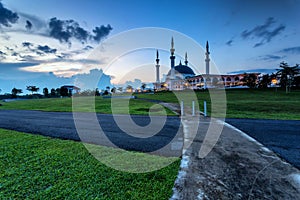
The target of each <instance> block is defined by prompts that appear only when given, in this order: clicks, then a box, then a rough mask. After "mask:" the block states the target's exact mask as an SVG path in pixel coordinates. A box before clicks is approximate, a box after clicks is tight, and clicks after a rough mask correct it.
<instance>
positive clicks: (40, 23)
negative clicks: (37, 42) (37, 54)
mask: <svg viewBox="0 0 300 200" xmlns="http://www.w3.org/2000/svg"><path fill="white" fill-rule="evenodd" d="M18 15H19V16H20V17H22V18H24V19H26V21H29V22H30V23H31V24H32V27H31V28H35V29H38V30H39V29H42V28H46V27H47V23H46V21H45V20H42V19H40V18H39V17H37V16H35V15H31V14H27V13H22V12H18Z"/></svg>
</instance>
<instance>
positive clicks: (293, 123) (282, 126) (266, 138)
mask: <svg viewBox="0 0 300 200" xmlns="http://www.w3.org/2000/svg"><path fill="white" fill-rule="evenodd" d="M226 122H227V123H229V124H231V125H233V126H235V127H236V128H238V129H240V130H242V131H243V132H245V133H247V134H248V135H250V136H251V137H253V138H255V139H256V140H257V141H259V142H260V143H262V144H263V145H264V146H266V147H268V148H269V149H271V150H272V151H274V152H275V153H277V154H278V155H279V156H281V157H282V158H284V159H285V160H286V161H288V162H290V163H292V164H293V165H294V166H296V167H297V168H298V169H300V120H261V119H226Z"/></svg>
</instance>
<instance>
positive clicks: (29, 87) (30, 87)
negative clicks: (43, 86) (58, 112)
mask: <svg viewBox="0 0 300 200" xmlns="http://www.w3.org/2000/svg"><path fill="white" fill-rule="evenodd" d="M39 89H40V88H38V87H36V86H34V85H31V86H26V90H28V91H31V93H32V94H33V93H34V92H37V91H39Z"/></svg>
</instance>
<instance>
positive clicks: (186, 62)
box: [184, 52, 189, 66]
mask: <svg viewBox="0 0 300 200" xmlns="http://www.w3.org/2000/svg"><path fill="white" fill-rule="evenodd" d="M184 63H185V65H186V66H187V65H188V63H189V62H188V57H187V52H185V61H184Z"/></svg>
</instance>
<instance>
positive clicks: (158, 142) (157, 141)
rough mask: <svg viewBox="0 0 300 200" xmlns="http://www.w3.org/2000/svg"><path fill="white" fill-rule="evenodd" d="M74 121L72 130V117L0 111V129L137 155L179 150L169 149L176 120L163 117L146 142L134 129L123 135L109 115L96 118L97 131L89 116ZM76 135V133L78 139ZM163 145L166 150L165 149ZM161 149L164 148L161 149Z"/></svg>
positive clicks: (143, 120)
mask: <svg viewBox="0 0 300 200" xmlns="http://www.w3.org/2000/svg"><path fill="white" fill-rule="evenodd" d="M119 117H121V119H122V118H125V117H127V116H125V115H123V116H122V115H120V116H119ZM77 118H79V119H78V123H77V127H76V126H75V123H74V120H73V115H72V113H67V112H41V111H27V110H26V111H25V110H0V128H5V129H10V130H16V131H21V132H26V133H32V134H40V135H44V136H50V137H55V138H61V139H71V140H76V141H79V140H81V141H83V142H87V143H94V144H100V145H105V146H113V147H116V146H117V147H120V148H122V149H126V150H133V151H140V152H155V151H158V154H165V155H175V156H177V155H180V154H179V153H181V148H178V149H176V148H174V145H173V146H172V141H175V140H176V139H178V137H182V134H181V133H182V126H181V124H180V118H178V117H167V119H166V123H165V126H164V127H163V128H162V130H160V131H159V132H158V133H157V134H155V135H153V136H152V135H149V136H148V137H147V138H143V137H145V131H141V129H136V127H125V128H127V130H128V129H129V132H130V134H127V133H128V132H124V131H123V130H121V129H120V128H119V126H117V125H116V123H115V121H114V120H113V117H112V115H105V114H97V119H96V120H97V121H98V122H99V124H100V126H101V129H99V127H98V126H97V124H95V120H93V114H92V113H79V115H77ZM132 119H133V121H134V122H135V123H137V124H138V125H140V126H146V125H148V124H149V123H150V118H149V117H147V116H132ZM160 121H162V119H161V117H159V116H158V117H156V120H154V122H152V123H154V126H156V124H155V123H157V124H159V122H160ZM157 126H158V125H157ZM76 128H77V130H76ZM78 131H80V135H79V134H78ZM150 132H151V130H150ZM177 133H179V134H177ZM140 136H141V137H140ZM166 145H167V147H165V146H166ZM163 147H165V148H164V149H162V148H163ZM171 147H173V148H171ZM159 151H160V152H159ZM168 151H172V152H168Z"/></svg>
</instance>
